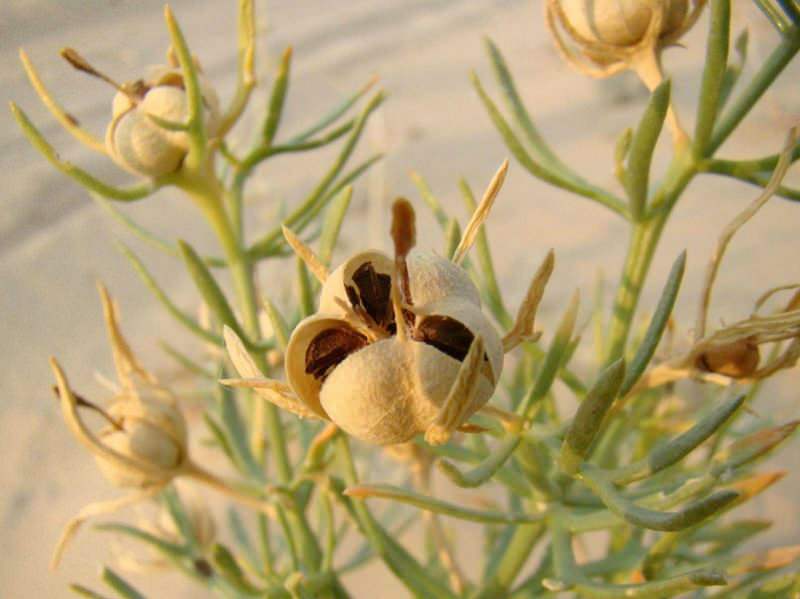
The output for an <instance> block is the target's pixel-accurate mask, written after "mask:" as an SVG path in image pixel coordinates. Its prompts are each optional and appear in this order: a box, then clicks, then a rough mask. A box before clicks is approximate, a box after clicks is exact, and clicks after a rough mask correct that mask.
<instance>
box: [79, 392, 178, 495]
mask: <svg viewBox="0 0 800 599" xmlns="http://www.w3.org/2000/svg"><path fill="white" fill-rule="evenodd" d="M108 416H109V418H110V419H111V420H112V421H114V423H115V424H114V425H109V426H107V427H106V428H104V429H103V430H102V431H101V432H100V434H99V435H98V437H99V439H100V441H101V442H102V443H103V444H104V445H105V446H106V447H108V448H110V449H112V450H113V451H115V452H117V453H118V454H120V455H122V456H125V457H126V458H129V460H130V461H131V462H133V463H142V464H145V465H148V466H150V467H151V468H135V467H128V466H127V465H126V464H125V463H120V461H119V460H113V459H109V458H107V457H105V456H103V455H102V454H100V455H96V456H95V461H96V462H97V465H98V467H99V468H100V470H101V471H102V472H103V474H104V475H105V477H106V478H107V479H108V480H109V481H110V482H111V483H112V484H114V485H116V486H118V487H139V488H144V487H150V486H153V485H157V484H161V483H166V482H169V480H170V479H171V478H172V476H173V475H174V473H175V472H177V471H178V470H179V469H180V467H181V466H182V464H183V462H184V460H185V459H186V456H187V451H186V444H187V434H186V422H185V420H184V418H183V415H182V414H181V412H180V411H179V410H178V409H177V408H176V407H174V406H172V405H170V404H167V403H164V402H163V401H161V400H160V399H138V400H133V401H132V400H131V399H130V398H121V399H118V400H117V401H116V402H114V403H113V404H111V406H110V407H109V408H108Z"/></svg>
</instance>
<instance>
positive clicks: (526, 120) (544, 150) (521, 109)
mask: <svg viewBox="0 0 800 599" xmlns="http://www.w3.org/2000/svg"><path fill="white" fill-rule="evenodd" d="M485 43H486V50H487V52H488V53H489V58H490V59H491V61H492V68H493V69H494V74H495V77H496V78H497V82H498V83H499V84H500V86H501V87H502V88H503V96H504V97H505V100H506V104H507V106H508V109H509V110H510V111H511V113H512V114H513V115H514V120H515V121H516V122H517V126H519V127H520V128H521V129H522V131H523V132H524V133H525V136H526V137H527V138H528V142H530V144H531V147H532V148H533V149H534V151H535V152H536V153H537V154H538V155H539V158H541V159H542V161H543V162H547V163H549V164H551V165H552V166H553V167H555V168H557V169H564V170H567V167H566V165H564V163H563V162H561V160H559V158H558V157H557V156H556V155H555V154H554V153H553V151H552V150H551V149H550V147H549V146H548V145H547V143H546V142H545V141H544V138H543V137H542V135H541V134H540V133H539V130H538V129H537V128H536V125H534V124H533V119H531V116H530V114H529V113H528V111H527V109H526V108H525V105H524V104H523V103H522V98H520V96H519V93H518V92H517V88H516V85H514V78H513V77H512V76H511V71H509V69H508V66H507V65H506V61H505V59H504V58H503V55H502V54H501V53H500V50H499V49H498V48H497V46H496V45H495V43H494V42H493V41H492V40H491V39H489V38H488V37H487V38H486V39H485Z"/></svg>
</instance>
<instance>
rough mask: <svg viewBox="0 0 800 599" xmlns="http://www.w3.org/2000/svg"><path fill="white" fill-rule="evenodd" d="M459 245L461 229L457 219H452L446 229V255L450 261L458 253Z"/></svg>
mask: <svg viewBox="0 0 800 599" xmlns="http://www.w3.org/2000/svg"><path fill="white" fill-rule="evenodd" d="M459 243H461V227H460V226H459V225H458V221H457V220H456V219H454V218H451V219H450V222H448V223H447V229H445V247H444V255H445V256H447V258H448V259H450V258H452V257H453V254H455V253H456V250H457V249H458V244H459Z"/></svg>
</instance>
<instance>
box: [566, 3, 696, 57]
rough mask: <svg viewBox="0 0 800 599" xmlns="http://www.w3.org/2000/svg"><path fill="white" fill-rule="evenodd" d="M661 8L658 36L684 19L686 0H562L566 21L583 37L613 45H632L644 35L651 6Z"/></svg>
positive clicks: (652, 9) (673, 29)
mask: <svg viewBox="0 0 800 599" xmlns="http://www.w3.org/2000/svg"><path fill="white" fill-rule="evenodd" d="M656 4H660V5H661V7H660V8H661V9H662V10H663V11H664V12H663V16H662V17H661V24H660V27H659V30H658V36H659V37H661V36H664V35H669V34H671V33H673V32H675V31H677V30H678V29H679V28H680V27H681V25H682V24H683V22H684V20H685V19H686V15H687V12H688V10H689V2H688V0H661V1H660V2H652V1H649V2H648V1H644V0H588V1H587V0H562V1H561V6H562V8H563V11H564V15H565V16H566V18H567V20H568V22H569V25H570V26H571V28H573V29H574V31H575V32H576V33H577V34H578V35H579V36H580V37H582V38H584V39H585V40H589V41H591V42H601V43H605V44H611V45H614V46H631V45H633V44H636V43H638V42H640V41H642V39H643V38H644V36H645V34H646V33H647V29H648V27H649V26H650V23H651V20H652V19H653V17H654V7H655V5H656Z"/></svg>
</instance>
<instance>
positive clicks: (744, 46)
mask: <svg viewBox="0 0 800 599" xmlns="http://www.w3.org/2000/svg"><path fill="white" fill-rule="evenodd" d="M749 39H750V35H749V33H748V32H747V29H743V30H742V32H741V33H740V34H739V35H738V36H737V37H736V41H735V42H734V44H733V47H734V48H735V50H736V62H732V63H731V64H729V65H728V68H727V69H725V75H724V77H723V79H722V84H721V89H720V91H719V109H720V110H722V108H723V107H724V106H725V103H726V102H727V101H728V98H730V96H731V92H732V91H733V89H734V88H735V87H736V83H737V82H738V81H739V77H741V75H742V70H744V65H745V63H746V62H747V50H748V46H749Z"/></svg>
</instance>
